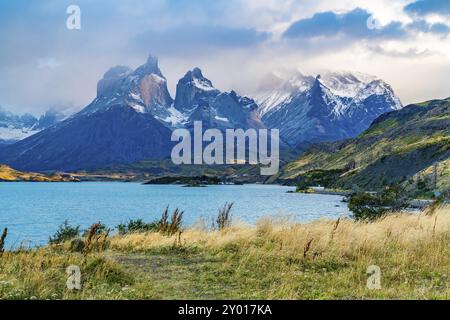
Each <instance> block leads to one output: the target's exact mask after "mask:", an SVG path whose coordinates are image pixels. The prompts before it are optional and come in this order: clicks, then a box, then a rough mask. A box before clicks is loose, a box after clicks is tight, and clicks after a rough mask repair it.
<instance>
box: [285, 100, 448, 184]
mask: <svg viewBox="0 0 450 320" xmlns="http://www.w3.org/2000/svg"><path fill="white" fill-rule="evenodd" d="M449 156H450V99H447V100H435V101H430V102H427V103H422V104H420V105H411V106H408V107H406V108H405V109H403V110H401V111H398V112H392V113H389V114H385V115H383V116H381V117H380V118H379V119H377V120H376V121H375V122H374V123H373V124H372V126H371V127H370V128H369V129H368V130H367V131H365V132H364V133H363V134H361V135H360V136H359V137H357V138H355V139H350V140H346V141H344V142H338V143H331V144H323V145H319V146H317V147H315V148H313V149H311V150H310V151H308V152H306V153H305V154H304V155H303V156H301V157H300V158H299V159H298V160H296V161H294V162H292V163H290V164H288V165H287V166H285V167H284V168H283V170H282V173H281V174H280V176H279V178H281V179H295V178H296V177H298V176H300V175H302V174H304V173H306V172H308V171H310V170H314V169H323V170H333V169H340V170H342V169H344V168H346V166H348V164H349V163H350V162H351V161H355V162H356V169H354V170H352V171H348V172H346V173H345V174H344V175H343V176H342V177H341V179H340V181H339V182H338V186H340V187H351V186H352V185H353V184H357V185H358V186H360V187H363V188H375V189H376V188H380V187H382V186H383V184H386V183H396V182H401V181H404V180H405V179H407V178H409V177H411V176H414V175H415V174H417V173H418V172H420V171H422V170H425V169H426V168H428V167H429V166H431V165H432V164H433V163H434V162H441V163H442V164H443V165H442V166H439V167H438V168H439V172H440V173H441V175H442V179H441V181H447V184H446V185H441V187H450V180H449V179H446V177H447V178H448V175H447V172H448V171H447V168H446V165H445V164H446V162H445V161H446V160H448V158H449Z"/></svg>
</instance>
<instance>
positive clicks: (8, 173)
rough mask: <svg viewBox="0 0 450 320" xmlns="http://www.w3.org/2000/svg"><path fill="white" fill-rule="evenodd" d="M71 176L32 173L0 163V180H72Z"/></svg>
mask: <svg viewBox="0 0 450 320" xmlns="http://www.w3.org/2000/svg"><path fill="white" fill-rule="evenodd" d="M73 180H74V179H73V178H70V177H62V176H60V175H58V174H53V175H50V176H47V175H44V174H40V173H34V172H21V171H17V170H14V169H12V168H11V167H9V166H5V165H0V181H36V182H56V181H73Z"/></svg>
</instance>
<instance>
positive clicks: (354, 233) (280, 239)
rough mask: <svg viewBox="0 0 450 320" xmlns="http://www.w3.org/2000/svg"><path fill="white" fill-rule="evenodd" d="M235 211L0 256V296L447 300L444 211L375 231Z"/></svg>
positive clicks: (383, 223) (447, 220) (449, 259)
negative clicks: (71, 271) (375, 284)
mask: <svg viewBox="0 0 450 320" xmlns="http://www.w3.org/2000/svg"><path fill="white" fill-rule="evenodd" d="M231 206H232V205H228V206H225V207H224V208H223V209H222V210H221V212H219V216H218V219H219V218H220V219H221V220H220V219H219V220H218V221H217V222H216V224H215V227H214V229H211V228H206V227H205V226H204V225H205V224H202V223H199V224H197V225H196V226H194V227H192V228H190V229H187V230H182V229H181V226H180V224H179V222H180V220H181V218H180V217H179V216H180V212H179V211H178V213H177V216H176V217H175V220H173V217H174V216H175V212H174V214H170V212H169V213H167V210H166V211H165V212H166V213H165V216H164V215H163V217H162V220H161V221H166V222H165V223H166V224H165V225H164V224H161V221H159V222H158V223H156V224H145V223H142V222H140V223H136V222H130V223H129V224H128V225H124V226H123V229H122V234H121V235H116V236H112V237H109V236H108V234H109V231H107V230H106V231H105V229H104V228H103V227H102V226H101V225H100V224H96V225H94V226H93V228H91V229H90V230H88V231H87V232H85V233H84V238H73V239H71V240H66V239H65V238H64V237H63V236H62V237H61V242H59V243H58V241H57V239H58V238H57V237H54V238H52V240H53V242H54V244H52V245H49V246H47V247H44V248H39V249H34V250H25V249H21V250H17V251H15V252H3V253H0V298H1V299H183V298H193V299H213V298H219V299H220V298H231V299H349V298H356V299H366V298H368V299H378V298H383V299H384V298H387V299H395V298H402V299H415V298H417V299H449V298H450V283H449V278H448V277H449V275H450V246H449V243H450V207H449V206H448V205H447V206H445V207H440V208H434V209H433V210H430V211H428V212H425V213H421V214H407V213H401V214H391V215H387V216H384V217H382V218H380V219H377V220H375V221H373V222H370V223H367V222H355V221H354V220H351V219H347V218H341V219H339V220H337V221H330V220H321V221H315V222H312V223H308V224H294V223H291V222H288V221H280V220H278V221H276V220H262V221H260V222H259V223H258V224H257V226H256V227H248V226H243V225H236V224H231V225H230V224H229V221H230V209H231ZM181 216H182V213H181ZM164 219H165V220H164ZM170 225H172V226H173V228H174V229H173V230H172V231H170V232H168V229H167V228H168V226H170ZM175 225H176V226H175ZM136 226H140V227H139V228H138V227H136ZM63 228H66V229H67V230H69V231H70V232H72V234H75V232H74V229H73V228H68V227H67V225H63ZM133 228H134V229H133ZM141 228H142V229H141ZM146 228H147V229H146ZM76 231H78V230H76ZM59 235H61V233H60V234H59ZM70 265H77V266H79V267H80V269H81V276H82V283H81V284H82V287H81V290H73V291H71V290H68V289H67V287H66V281H67V277H68V276H67V274H66V269H67V267H68V266H70ZM371 265H376V266H379V267H380V269H381V289H378V290H370V289H368V288H367V279H368V275H367V274H366V273H367V268H368V267H369V266H371Z"/></svg>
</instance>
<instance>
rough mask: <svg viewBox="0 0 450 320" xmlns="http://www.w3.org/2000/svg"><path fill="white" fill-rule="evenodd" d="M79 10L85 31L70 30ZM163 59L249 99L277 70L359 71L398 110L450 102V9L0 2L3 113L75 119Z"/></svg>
mask: <svg viewBox="0 0 450 320" xmlns="http://www.w3.org/2000/svg"><path fill="white" fill-rule="evenodd" d="M70 5H77V6H78V7H79V8H80V10H81V19H80V22H81V24H80V27H81V28H80V29H79V30H78V29H75V30H70V29H68V28H67V26H66V20H67V18H68V17H69V14H68V13H67V8H68V7H69V6H70ZM149 54H153V55H156V56H158V58H159V62H160V68H161V70H162V72H163V74H164V75H165V76H166V78H167V80H168V84H169V90H170V92H171V94H172V96H174V95H175V87H176V83H177V81H178V79H180V78H181V77H182V76H183V75H184V74H185V73H186V72H187V71H188V70H190V69H192V68H194V67H200V68H201V69H202V70H203V74H204V75H205V76H206V77H207V78H209V79H210V80H211V81H212V82H213V83H214V85H215V86H216V87H217V88H219V89H221V90H231V89H234V90H236V91H237V92H238V93H240V94H245V95H249V96H252V95H254V94H255V92H257V89H258V88H259V87H260V84H261V79H264V77H266V76H267V74H269V73H271V72H278V71H280V70H291V69H296V70H299V71H302V72H303V73H306V74H311V75H316V74H319V73H321V72H324V71H328V70H330V71H358V72H363V73H369V74H373V75H376V76H378V77H380V78H382V79H383V80H385V81H386V82H387V83H389V84H390V85H391V86H392V87H393V89H394V90H395V92H396V94H397V95H398V96H399V97H400V99H401V100H402V102H403V103H404V104H405V105H406V104H409V103H414V102H420V101H424V100H429V99H435V98H446V97H449V96H450V77H449V76H448V75H449V74H450V1H449V0H376V1H374V0H334V1H332V0H214V1H210V0H127V1H124V0H95V1H92V0H71V1H66V0H35V1H29V0H14V1H10V0H0V106H2V107H3V108H4V109H8V110H10V111H12V112H15V113H25V112H28V113H32V114H35V115H39V114H41V113H43V112H44V111H45V110H47V109H49V108H56V109H58V110H62V111H65V112H67V113H70V112H75V111H77V110H80V109H81V108H83V107H84V106H86V105H87V104H88V103H89V102H90V101H92V100H93V99H94V98H95V95H96V84H97V82H98V80H99V79H101V77H102V76H103V74H104V73H105V72H106V71H107V70H108V69H109V68H111V67H113V66H116V65H127V66H130V67H132V68H135V67H137V66H139V65H140V64H143V63H144V62H145V60H146V58H147V56H148V55H149Z"/></svg>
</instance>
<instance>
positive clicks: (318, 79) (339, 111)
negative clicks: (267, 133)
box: [256, 72, 402, 145]
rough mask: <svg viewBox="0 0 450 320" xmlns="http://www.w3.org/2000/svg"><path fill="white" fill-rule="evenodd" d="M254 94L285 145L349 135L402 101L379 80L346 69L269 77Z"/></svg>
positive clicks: (259, 110) (360, 130) (260, 108)
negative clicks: (269, 79)
mask: <svg viewBox="0 0 450 320" xmlns="http://www.w3.org/2000/svg"><path fill="white" fill-rule="evenodd" d="M273 79H274V78H273V77H272V83H274V84H275V85H272V87H271V89H270V90H268V89H267V87H266V88H265V90H263V91H261V92H260V94H258V95H257V99H256V100H257V103H258V105H259V107H258V112H259V114H260V115H261V117H262V120H263V122H264V123H265V124H266V125H267V126H268V127H270V128H279V129H280V134H281V136H282V138H284V139H285V140H286V141H287V142H288V143H290V144H294V145H296V144H298V143H300V142H302V141H305V140H306V141H308V140H309V141H327V140H338V139H345V138H349V137H353V136H355V135H357V134H359V133H360V132H362V131H363V130H365V129H367V128H368V126H369V125H370V124H371V122H372V121H373V120H374V119H375V118H377V117H378V116H379V115H381V114H382V113H385V112H389V111H393V110H398V109H400V108H402V104H401V102H400V100H399V99H398V97H397V96H396V95H395V93H394V91H393V90H392V88H391V86H389V85H388V84H387V83H385V82H384V81H382V80H381V79H379V78H377V77H375V76H371V75H367V74H363V73H350V72H323V73H321V74H320V75H318V76H315V77H314V76H307V75H303V74H302V73H300V72H296V73H294V74H291V75H289V77H288V78H284V79H282V78H280V77H279V76H278V79H276V81H273Z"/></svg>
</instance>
